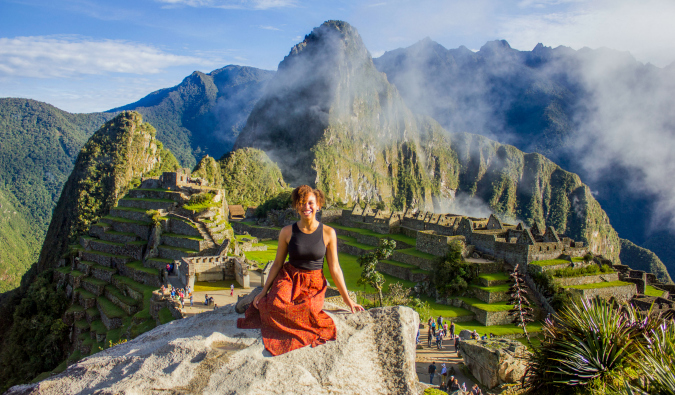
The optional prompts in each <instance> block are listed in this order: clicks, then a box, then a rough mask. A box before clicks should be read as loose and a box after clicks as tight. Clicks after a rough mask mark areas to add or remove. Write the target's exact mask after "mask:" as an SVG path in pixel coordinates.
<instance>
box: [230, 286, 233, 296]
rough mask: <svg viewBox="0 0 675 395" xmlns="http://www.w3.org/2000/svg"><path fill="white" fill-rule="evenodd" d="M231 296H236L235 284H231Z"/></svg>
mask: <svg viewBox="0 0 675 395" xmlns="http://www.w3.org/2000/svg"><path fill="white" fill-rule="evenodd" d="M230 296H234V284H230Z"/></svg>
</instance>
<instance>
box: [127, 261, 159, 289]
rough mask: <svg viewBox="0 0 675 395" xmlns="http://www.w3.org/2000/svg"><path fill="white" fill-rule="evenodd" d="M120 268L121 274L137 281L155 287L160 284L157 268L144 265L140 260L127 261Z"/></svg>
mask: <svg viewBox="0 0 675 395" xmlns="http://www.w3.org/2000/svg"><path fill="white" fill-rule="evenodd" d="M120 269H121V274H122V275H124V276H126V277H129V278H131V279H132V280H134V281H136V282H138V283H141V284H144V285H149V286H153V287H157V288H159V287H160V286H161V285H162V281H161V277H160V272H159V270H157V269H155V268H148V267H145V266H143V263H142V262H141V261H134V262H129V263H127V264H126V265H124V266H123V267H122V268H120Z"/></svg>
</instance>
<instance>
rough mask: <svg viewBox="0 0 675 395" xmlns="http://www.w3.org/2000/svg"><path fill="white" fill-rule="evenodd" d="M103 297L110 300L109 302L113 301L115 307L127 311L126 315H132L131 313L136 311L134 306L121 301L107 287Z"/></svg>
mask: <svg viewBox="0 0 675 395" xmlns="http://www.w3.org/2000/svg"><path fill="white" fill-rule="evenodd" d="M105 297H106V298H107V299H108V300H110V301H111V302H113V303H114V304H115V305H116V306H117V307H119V308H120V309H122V310H124V312H125V313H127V314H128V315H133V314H135V313H136V311H138V309H137V307H136V306H130V305H128V304H126V303H124V302H122V301H121V300H120V299H118V298H117V297H116V296H115V295H114V294H113V293H112V292H110V291H109V290H107V289H106V290H105Z"/></svg>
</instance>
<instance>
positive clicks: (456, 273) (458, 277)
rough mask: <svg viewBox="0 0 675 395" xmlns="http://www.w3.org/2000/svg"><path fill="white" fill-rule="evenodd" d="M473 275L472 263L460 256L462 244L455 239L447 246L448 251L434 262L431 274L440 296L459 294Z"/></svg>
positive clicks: (467, 285) (466, 286) (464, 289)
mask: <svg viewBox="0 0 675 395" xmlns="http://www.w3.org/2000/svg"><path fill="white" fill-rule="evenodd" d="M474 277H475V269H474V267H473V265H472V264H470V263H468V262H466V261H464V258H462V244H461V242H459V241H457V240H455V241H453V242H452V243H450V245H449V246H448V253H447V254H446V255H445V257H443V258H442V259H439V260H437V261H436V262H435V264H434V270H433V272H432V274H431V278H432V281H433V284H434V286H435V287H436V290H437V291H438V293H439V294H440V295H441V296H449V295H460V294H462V293H463V292H464V291H466V289H467V288H468V287H469V283H471V281H472V280H473V279H474Z"/></svg>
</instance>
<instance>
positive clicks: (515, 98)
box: [374, 38, 675, 273]
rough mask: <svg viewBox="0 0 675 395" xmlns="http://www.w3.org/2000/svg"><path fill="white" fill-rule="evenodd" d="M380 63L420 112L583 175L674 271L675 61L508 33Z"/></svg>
mask: <svg viewBox="0 0 675 395" xmlns="http://www.w3.org/2000/svg"><path fill="white" fill-rule="evenodd" d="M374 62H375V65H376V67H377V68H378V70H380V71H382V72H384V73H386V74H387V78H388V80H389V82H391V83H392V84H394V85H395V86H396V87H397V88H398V90H399V91H400V93H401V96H402V97H403V99H404V100H405V102H406V104H407V105H408V106H409V107H410V108H411V109H412V110H413V111H415V112H418V113H421V114H427V115H430V116H431V117H433V118H434V119H435V120H437V121H438V122H439V123H440V124H441V125H442V126H443V127H444V128H445V129H447V130H448V131H450V132H470V133H478V134H482V135H485V136H487V137H490V138H492V139H495V140H497V141H499V142H502V143H507V144H513V145H514V146H516V147H517V148H519V149H521V150H523V151H525V152H538V153H541V154H543V155H545V156H546V157H547V158H549V159H551V160H553V161H554V162H556V163H557V164H559V165H560V166H561V167H562V168H564V169H566V170H568V171H572V172H575V173H577V174H579V175H580V176H581V177H582V179H583V180H584V182H585V183H587V184H588V185H589V186H590V187H591V189H592V191H593V194H594V196H595V198H596V199H597V200H598V202H600V204H601V205H602V207H603V209H604V210H605V211H606V212H607V215H608V216H609V218H610V220H611V223H612V226H613V227H614V228H615V229H616V230H617V231H618V233H619V235H620V236H621V237H622V238H624V239H629V240H631V241H632V242H634V243H636V244H638V245H643V246H644V247H646V248H650V249H652V250H653V251H654V252H656V253H657V254H658V255H659V257H660V258H661V259H662V260H663V262H664V263H665V264H666V265H667V267H668V268H669V270H670V271H671V273H675V252H673V251H672V249H670V250H669V247H668V246H669V245H673V244H674V243H675V236H673V230H672V228H673V224H675V222H674V221H673V218H674V214H675V213H674V212H673V210H672V207H673V204H672V199H673V197H672V196H673V192H675V191H674V190H673V189H674V188H675V185H673V183H672V182H669V180H668V178H669V177H670V175H671V172H670V171H669V170H668V169H672V166H673V159H670V155H667V154H666V153H665V151H668V150H669V147H671V148H672V147H673V144H675V128H674V127H673V124H672V119H670V117H671V115H669V113H670V111H669V110H667V109H672V108H675V96H673V95H672V94H671V92H672V90H673V89H675V66H673V65H671V66H670V67H666V68H657V67H654V66H652V65H650V64H647V65H644V64H642V63H639V62H637V61H636V60H635V59H634V58H633V57H632V56H631V55H630V54H628V53H626V52H618V51H613V50H609V49H604V48H601V49H597V50H591V49H589V48H583V49H581V50H578V51H575V50H572V49H571V48H567V47H562V46H561V47H557V48H550V47H545V46H544V45H542V44H538V45H537V46H536V47H535V48H534V49H533V50H532V51H518V50H515V49H513V48H511V47H510V46H509V44H508V43H507V42H506V41H503V40H501V41H492V42H488V43H486V44H485V45H484V46H483V47H482V48H481V49H480V50H479V51H477V52H473V51H470V50H469V49H467V48H466V47H460V48H457V49H446V48H444V47H443V46H442V45H440V44H438V43H436V42H434V41H432V40H430V39H428V38H427V39H424V40H422V41H420V42H418V43H416V44H414V45H412V46H410V47H408V48H400V49H397V50H394V51H390V52H386V53H385V54H384V55H382V56H381V57H380V58H377V59H374ZM660 151H664V152H660ZM654 240H657V241H654ZM630 256H634V255H630ZM625 263H627V264H629V265H631V266H632V263H631V262H625Z"/></svg>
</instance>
